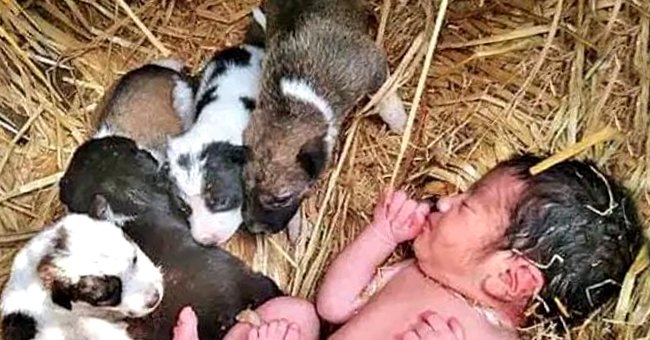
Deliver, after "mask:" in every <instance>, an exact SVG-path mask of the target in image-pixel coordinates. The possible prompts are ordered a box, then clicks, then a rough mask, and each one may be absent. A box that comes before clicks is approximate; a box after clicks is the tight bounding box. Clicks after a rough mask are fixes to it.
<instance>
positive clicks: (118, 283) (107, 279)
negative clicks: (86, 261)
mask: <svg viewBox="0 0 650 340" xmlns="http://www.w3.org/2000/svg"><path fill="white" fill-rule="evenodd" d="M72 296H73V301H77V300H78V301H84V302H87V303H89V304H90V305H92V306H117V305H119V304H120V302H122V280H120V278H119V277H117V276H114V275H105V276H96V275H85V276H82V277H81V278H80V279H79V282H77V283H76V284H75V285H74V286H72Z"/></svg>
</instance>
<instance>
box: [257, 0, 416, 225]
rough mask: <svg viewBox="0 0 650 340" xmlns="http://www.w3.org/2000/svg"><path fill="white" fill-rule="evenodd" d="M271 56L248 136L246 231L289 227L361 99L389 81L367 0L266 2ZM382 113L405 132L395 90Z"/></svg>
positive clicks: (264, 71) (263, 73) (266, 63)
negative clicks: (369, 22) (370, 24)
mask: <svg viewBox="0 0 650 340" xmlns="http://www.w3.org/2000/svg"><path fill="white" fill-rule="evenodd" d="M264 11H265V13H266V15H267V19H268V20H267V39H268V44H267V46H268V49H267V58H266V60H265V63H264V67H263V71H262V85H261V89H260V95H259V97H258V105H257V107H256V109H255V110H254V111H253V114H252V116H251V121H250V123H249V125H248V127H247V128H246V130H245V132H244V144H245V145H246V146H248V147H249V148H250V159H249V161H248V162H247V164H246V165H245V168H244V180H245V192H246V194H247V198H246V201H245V202H246V204H245V206H244V210H245V211H244V219H245V224H246V227H247V228H248V230H249V231H251V232H253V233H259V232H271V233H275V232H278V231H280V230H282V229H284V228H285V226H286V225H287V223H288V221H289V220H290V219H291V218H292V217H293V216H294V215H295V213H296V212H297V210H298V207H299V206H300V203H301V201H302V200H303V198H304V197H305V196H306V195H307V194H308V192H309V191H310V189H311V188H312V186H313V184H314V183H315V182H316V180H317V179H318V178H319V176H320V175H321V173H322V172H323V170H324V169H325V167H326V166H327V165H328V163H329V162H330V158H331V154H332V149H333V147H334V144H335V143H336V141H337V138H338V134H339V130H340V128H341V124H342V122H343V119H344V118H345V115H346V113H347V112H349V111H350V110H351V109H352V107H353V106H354V104H355V103H356V101H357V100H358V99H359V98H361V97H363V96H366V95H370V94H372V93H374V92H375V91H377V90H378V89H379V88H380V86H381V85H382V84H383V83H384V81H385V80H386V78H387V73H388V72H387V71H388V67H387V61H386V57H385V55H384V53H383V52H382V51H381V50H380V49H379V48H378V47H377V46H376V45H375V44H374V42H373V41H372V40H371V39H370V37H369V36H368V35H367V33H366V30H367V23H366V20H364V18H366V13H365V11H364V9H363V5H362V4H361V2H360V0H293V1H284V0H267V2H266V4H265V7H264ZM380 114H381V115H382V117H383V118H385V120H390V119H387V118H389V117H393V118H395V117H398V118H399V119H397V120H394V119H393V120H390V121H391V128H393V129H394V130H398V131H399V130H401V128H402V127H403V125H404V123H405V121H406V113H405V112H404V107H403V105H402V103H401V100H400V99H399V97H397V94H396V93H393V94H391V95H389V96H388V97H386V100H385V101H384V102H383V103H382V105H380Z"/></svg>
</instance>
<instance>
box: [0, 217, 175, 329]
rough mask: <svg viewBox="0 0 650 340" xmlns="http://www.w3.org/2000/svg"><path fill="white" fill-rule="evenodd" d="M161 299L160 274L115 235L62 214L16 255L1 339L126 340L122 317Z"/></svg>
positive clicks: (109, 228)
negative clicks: (62, 216) (60, 217)
mask: <svg viewBox="0 0 650 340" xmlns="http://www.w3.org/2000/svg"><path fill="white" fill-rule="evenodd" d="M162 297H163V285H162V275H161V273H160V270H159V269H158V268H156V267H155V266H154V264H153V263H152V262H151V260H150V259H149V258H148V257H147V256H146V255H145V254H144V253H143V252H142V251H141V250H140V248H139V247H138V246H137V245H135V244H134V243H133V241H131V240H130V239H128V238H127V237H125V235H124V233H123V231H122V230H120V229H119V228H117V227H116V226H115V225H114V224H112V223H108V222H102V221H97V220H94V219H91V218H89V217H88V216H86V215H76V214H73V215H68V216H66V217H64V218H62V219H61V220H59V221H58V222H56V223H55V224H54V225H52V226H50V227H48V228H46V229H44V230H43V231H42V232H40V233H39V234H38V235H36V236H35V237H34V238H32V239H31V240H30V241H29V242H28V243H27V244H26V245H25V246H24V247H23V249H21V250H20V251H19V252H18V254H17V255H16V257H15V259H14V263H13V266H12V268H11V273H10V276H9V281H8V282H7V284H6V286H5V288H4V291H3V293H2V303H1V307H0V308H1V310H2V329H3V336H2V338H3V339H5V340H17V339H21V340H23V339H47V340H50V339H61V340H63V339H106V340H108V339H131V338H130V337H129V336H128V335H127V332H126V324H125V323H124V322H123V319H124V318H127V317H142V316H145V315H147V314H149V313H151V312H152V311H153V310H154V309H155V308H156V307H157V306H158V305H159V303H160V301H161V299H162Z"/></svg>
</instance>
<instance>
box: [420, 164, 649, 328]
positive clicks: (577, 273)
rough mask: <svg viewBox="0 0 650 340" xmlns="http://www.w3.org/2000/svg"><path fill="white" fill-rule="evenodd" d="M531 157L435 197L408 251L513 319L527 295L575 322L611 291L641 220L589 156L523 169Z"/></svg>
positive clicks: (433, 272) (551, 313)
mask: <svg viewBox="0 0 650 340" xmlns="http://www.w3.org/2000/svg"><path fill="white" fill-rule="evenodd" d="M540 160H541V158H538V157H533V156H520V157H516V158H514V159H511V160H509V161H505V162H502V163H500V164H499V165H497V166H496V167H495V168H494V169H493V170H492V171H490V172H489V173H488V174H487V175H485V176H484V177H483V178H482V179H481V180H479V181H478V182H476V183H475V184H474V185H472V187H471V188H470V189H469V190H468V191H467V192H466V193H463V194H460V195H456V196H453V197H447V198H442V199H440V200H439V201H438V203H437V207H438V210H439V211H437V212H433V213H431V214H430V216H429V223H428V225H427V226H425V228H424V230H423V232H422V234H421V235H420V236H419V237H418V238H417V239H416V241H415V252H416V256H417V258H418V261H419V265H420V267H421V268H422V270H423V271H424V272H425V273H427V274H428V275H430V276H432V277H434V278H436V279H439V280H440V281H442V282H446V283H449V284H450V285H453V286H456V288H458V289H459V290H460V291H462V292H463V293H466V294H467V295H469V296H471V297H473V298H475V299H477V300H480V301H482V302H485V303H486V304H488V305H491V307H495V308H498V309H501V310H502V311H504V312H505V313H506V314H508V316H509V317H510V318H511V319H512V320H513V321H514V322H515V323H521V322H523V321H524V311H525V310H526V309H527V307H529V306H530V304H531V302H533V298H535V297H539V298H541V300H542V301H543V302H542V303H540V308H538V309H537V312H539V313H541V314H542V315H544V316H547V317H557V316H563V317H564V318H565V320H566V321H569V322H570V323H575V322H579V321H581V320H582V319H583V318H585V317H587V316H588V314H589V313H591V312H593V311H594V310H595V309H596V308H598V307H599V306H601V305H602V304H603V303H605V302H606V301H607V300H609V299H610V298H611V297H613V296H614V295H615V294H616V293H617V292H618V290H619V289H620V285H621V283H622V281H623V278H624V276H625V273H626V272H627V270H628V268H629V267H630V265H631V264H632V262H633V260H634V258H635V256H636V254H637V252H638V251H639V248H640V246H641V243H642V240H643V235H642V229H641V225H640V223H639V220H638V216H637V212H636V210H635V208H634V204H633V201H632V198H631V197H630V196H629V194H628V193H627V191H626V190H625V189H624V188H623V187H622V186H621V185H620V184H618V183H616V182H615V181H614V180H613V179H611V178H610V177H608V176H606V175H605V174H603V173H602V172H601V171H600V170H599V169H598V168H597V167H596V166H595V165H593V164H591V163H585V162H579V161H565V162H562V163H559V164H557V165H555V166H553V167H552V168H550V169H548V170H546V171H544V172H542V173H540V174H538V175H535V176H532V175H530V173H529V169H530V167H531V166H533V165H535V164H536V163H538V162H539V161H540ZM449 259H454V261H449ZM538 300H539V299H538Z"/></svg>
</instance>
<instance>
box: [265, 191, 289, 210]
mask: <svg viewBox="0 0 650 340" xmlns="http://www.w3.org/2000/svg"><path fill="white" fill-rule="evenodd" d="M295 197H296V195H295V194H294V193H293V192H284V193H282V194H280V195H264V196H262V197H261V198H262V203H263V204H264V205H265V206H267V207H272V208H282V207H286V206H289V205H291V204H292V203H293V200H294V198H295Z"/></svg>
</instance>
